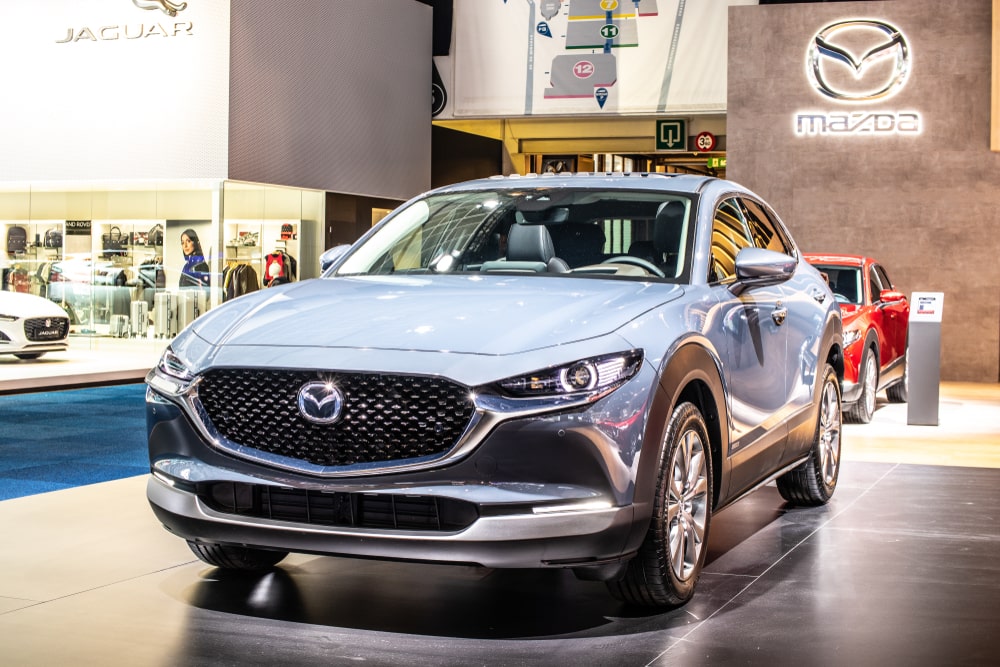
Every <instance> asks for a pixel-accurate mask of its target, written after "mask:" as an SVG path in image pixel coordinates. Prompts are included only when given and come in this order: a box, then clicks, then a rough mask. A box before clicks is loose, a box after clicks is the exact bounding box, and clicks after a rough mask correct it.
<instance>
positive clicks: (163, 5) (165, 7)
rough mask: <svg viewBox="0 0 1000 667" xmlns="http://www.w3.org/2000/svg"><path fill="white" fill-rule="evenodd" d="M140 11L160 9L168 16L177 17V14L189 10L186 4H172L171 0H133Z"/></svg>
mask: <svg viewBox="0 0 1000 667" xmlns="http://www.w3.org/2000/svg"><path fill="white" fill-rule="evenodd" d="M132 4H134V5H135V6H136V7H138V8H139V9H159V10H160V11H161V12H163V13H164V14H166V15H167V16H177V12H183V11H184V10H185V9H187V6H188V5H187V3H186V2H170V0H132Z"/></svg>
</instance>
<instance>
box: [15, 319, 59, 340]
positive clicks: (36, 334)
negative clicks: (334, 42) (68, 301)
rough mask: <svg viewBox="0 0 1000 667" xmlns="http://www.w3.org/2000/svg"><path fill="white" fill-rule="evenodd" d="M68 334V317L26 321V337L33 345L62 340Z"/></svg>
mask: <svg viewBox="0 0 1000 667" xmlns="http://www.w3.org/2000/svg"><path fill="white" fill-rule="evenodd" d="M46 323H48V324H46ZM44 332H51V333H49V334H48V335H43V333H44ZM68 333H69V318H68V317H31V318H28V319H26V320H25V321H24V337H25V338H27V339H28V340H29V341H31V342H33V343H45V342H49V341H58V340H62V339H63V338H65V337H66V336H67V334H68Z"/></svg>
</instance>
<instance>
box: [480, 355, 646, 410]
mask: <svg viewBox="0 0 1000 667" xmlns="http://www.w3.org/2000/svg"><path fill="white" fill-rule="evenodd" d="M641 364H642V352H641V351H639V350H630V351H628V352H621V353H618V354H611V355H605V356H601V357H592V358H590V359H580V360H578V361H574V362H571V363H569V364H565V365H563V366H554V367H551V368H546V369H543V370H540V371H536V372H534V373H528V374H526V375H517V376H514V377H511V378H507V379H505V380H501V381H500V382H498V383H497V384H498V385H499V387H500V388H501V389H502V390H503V392H504V393H505V394H507V395H508V396H512V397H514V398H544V397H554V396H574V395H581V394H593V395H594V397H595V398H596V397H600V396H603V395H605V394H608V393H610V392H611V391H614V390H615V389H617V388H618V387H620V386H621V385H622V384H624V383H625V382H626V381H628V380H629V378H631V377H632V376H633V375H635V374H636V372H638V370H639V366H640V365H641Z"/></svg>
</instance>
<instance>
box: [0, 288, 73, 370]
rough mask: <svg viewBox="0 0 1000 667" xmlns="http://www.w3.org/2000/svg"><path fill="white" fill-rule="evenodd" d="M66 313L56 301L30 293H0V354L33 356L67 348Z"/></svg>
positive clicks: (22, 356)
mask: <svg viewBox="0 0 1000 667" xmlns="http://www.w3.org/2000/svg"><path fill="white" fill-rule="evenodd" d="M68 336H69V316H68V315H67V314H66V311H65V310H63V309H62V308H61V307H59V305H58V304H56V303H53V302H52V301H49V300H48V299H43V298H42V297H40V296H35V295H33V294H22V293H20V292H0V354H13V355H14V356H15V357H17V358H18V359H37V358H38V357H40V356H42V355H43V354H45V353H46V352H61V351H63V350H65V349H66V348H67V345H68V343H67V337H68Z"/></svg>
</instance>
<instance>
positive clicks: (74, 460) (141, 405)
mask: <svg viewBox="0 0 1000 667" xmlns="http://www.w3.org/2000/svg"><path fill="white" fill-rule="evenodd" d="M145 392H146V385H144V384H127V385H119V386H114V387H93V388H90V389H72V390H67V391H51V392H43V393H36V394H18V395H12V396H0V500H7V499H9V498H19V497H21V496H30V495H34V494H36V493H46V492H48V491H55V490H57V489H67V488H71V487H74V486H81V485H84V484H95V483H97V482H106V481H109V480H112V479H122V478H123V477H134V476H135V475H143V474H145V473H148V472H149V458H148V454H147V451H146V408H145Z"/></svg>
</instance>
